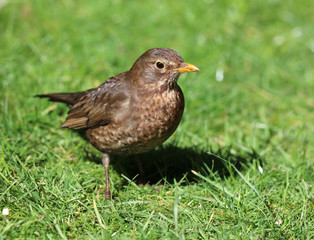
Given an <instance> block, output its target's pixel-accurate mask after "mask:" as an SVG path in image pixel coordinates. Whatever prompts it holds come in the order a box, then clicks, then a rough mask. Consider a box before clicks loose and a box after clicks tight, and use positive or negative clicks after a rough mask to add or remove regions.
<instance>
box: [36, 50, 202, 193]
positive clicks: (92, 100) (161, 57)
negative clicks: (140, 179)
mask: <svg viewBox="0 0 314 240" xmlns="http://www.w3.org/2000/svg"><path fill="white" fill-rule="evenodd" d="M194 71H199V69H198V68H197V67H196V66H194V65H192V64H189V63H185V62H184V61H183V59H182V57H181V56H180V55H179V54H178V53H177V52H175V51H173V50H171V49H167V48H153V49H150V50H148V51H147V52H145V53H144V54H143V55H142V56H140V57H139V58H138V59H137V60H136V61H135V63H134V64H133V66H132V68H131V69H130V70H129V71H127V72H124V73H120V74H118V75H116V76H114V77H111V78H109V79H108V80H107V81H105V82H104V83H102V84H101V85H100V86H99V87H97V88H93V89H89V90H86V91H83V92H78V93H51V94H42V95H37V97H41V98H49V100H50V101H54V102H62V103H65V104H67V105H68V106H69V108H70V110H69V112H68V116H67V118H66V120H65V122H64V123H63V124H62V125H61V128H72V129H85V130H86V136H87V139H88V140H89V141H90V142H91V144H92V145H93V146H94V147H95V148H97V149H98V150H99V151H101V152H102V153H103V157H102V163H103V165H104V167H105V172H106V175H105V176H106V193H105V195H106V197H107V198H109V199H110V198H111V194H110V190H109V172H108V170H109V162H110V158H109V155H112V154H117V155H131V154H139V153H143V152H146V151H149V150H151V149H153V148H154V147H156V146H158V145H160V144H162V143H163V142H164V141H165V140H166V139H168V138H169V137H170V136H171V134H172V133H173V132H174V131H175V130H176V128H177V126H178V124H179V122H180V120H181V117H182V114H183V110H184V97H183V93H182V91H181V89H180V87H179V86H178V84H177V80H178V77H179V75H180V73H183V72H194Z"/></svg>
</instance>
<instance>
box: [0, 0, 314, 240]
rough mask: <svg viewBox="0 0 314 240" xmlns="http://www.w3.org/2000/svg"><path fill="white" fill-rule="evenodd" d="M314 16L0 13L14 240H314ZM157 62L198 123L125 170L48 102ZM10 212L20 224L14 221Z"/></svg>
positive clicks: (174, 10) (0, 163)
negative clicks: (185, 70)
mask: <svg viewBox="0 0 314 240" xmlns="http://www.w3.org/2000/svg"><path fill="white" fill-rule="evenodd" d="M313 9H314V2H313V1H311V0H300V1H292V0H288V1H281V0H265V1H244V0H239V1H211V0H202V1H201V0H200V1H194V2H193V3H192V2H190V1H187V0H185V1H183V0H182V1H163V0H161V1H145V2H144V1H137V0H135V1H121V0H113V1H102V0H95V1H83V0H78V1H74V0H64V1H53V0H45V1H40V0H29V1H26V0H11V1H9V0H1V1H0V210H1V212H0V239H16V238H21V239H26V238H27V239H109V238H113V239H314V206H313V204H314V201H313V182H314V181H313V179H314V167H313V163H314V156H313V155H314V154H313V153H314V141H313V136H314V124H313V123H314V68H313V63H314V40H313V36H314V28H313V23H314V15H313ZM153 47H168V48H172V49H174V50H176V51H178V52H179V53H180V54H181V56H182V57H183V58H184V60H185V61H186V62H189V63H192V64H194V65H196V66H198V67H199V68H200V69H201V71H200V72H197V73H189V74H182V75H181V77H180V79H179V85H180V86H181V88H182V90H183V92H184V94H185V101H186V108H185V112H184V115H183V119H182V121H181V123H180V125H179V128H178V129H177V130H176V132H175V134H174V135H173V136H172V137H171V138H170V139H169V140H167V141H166V142H165V143H164V144H163V146H162V147H160V148H157V149H155V150H153V151H151V152H148V153H145V154H143V155H142V156H141V157H140V158H141V159H142V161H143V167H144V170H145V173H146V175H147V178H148V180H149V181H150V184H151V187H149V186H142V185H140V184H138V182H137V181H136V176H137V174H138V170H137V168H136V167H135V166H134V165H135V160H134V158H133V157H127V158H121V157H115V158H114V159H113V160H112V165H111V166H110V181H111V187H112V194H113V196H114V201H112V202H110V201H108V200H106V199H105V198H104V189H99V186H100V185H102V186H104V184H105V179H104V176H105V173H104V169H103V166H102V164H101V153H100V152H98V151H97V150H95V149H94V148H93V147H92V146H91V145H90V144H89V143H88V142H86V141H85V140H84V138H82V137H81V136H80V134H78V133H77V132H75V131H70V130H60V129H58V127H59V126H60V125H61V123H62V122H63V121H64V120H65V117H66V114H67V107H66V106H64V105H62V104H57V103H51V102H48V101H46V100H42V99H38V98H34V97H33V96H34V95H36V94H40V93H49V92H74V91H81V90H85V89H89V88H93V87H97V86H98V85H99V84H100V83H102V82H103V81H105V80H106V79H107V78H109V77H111V76H113V75H116V74H118V73H121V72H123V71H126V70H128V69H129V68H130V67H131V65H132V63H133V62H134V61H135V59H136V58H137V57H138V56H139V55H141V54H142V53H143V52H144V51H146V50H148V49H150V48H153ZM6 209H7V210H8V211H9V212H8V213H6Z"/></svg>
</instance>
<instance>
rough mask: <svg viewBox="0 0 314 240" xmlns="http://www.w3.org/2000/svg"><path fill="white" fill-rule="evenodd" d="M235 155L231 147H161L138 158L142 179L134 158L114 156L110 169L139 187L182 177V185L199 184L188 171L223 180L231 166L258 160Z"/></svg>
mask: <svg viewBox="0 0 314 240" xmlns="http://www.w3.org/2000/svg"><path fill="white" fill-rule="evenodd" d="M234 152H235V151H234V150H232V148H231V147H222V148H219V149H218V150H212V149H210V150H208V151H205V150H200V149H197V148H196V147H195V148H180V147H177V146H173V145H169V146H165V147H163V146H162V147H159V148H158V149H156V150H152V151H150V152H147V153H144V154H141V155H138V158H139V159H140V161H141V164H142V168H143V170H144V174H145V176H142V175H141V174H140V171H139V167H138V164H137V161H136V158H135V156H128V157H120V156H113V158H112V161H111V165H112V167H113V168H114V170H115V171H117V172H118V173H119V174H123V175H124V176H126V177H127V178H129V179H135V181H137V182H138V183H143V178H144V179H145V181H144V183H149V184H157V183H164V182H165V180H166V181H167V183H173V182H174V180H176V181H180V180H181V179H182V178H183V177H185V178H186V180H187V181H184V182H185V183H189V182H197V181H199V178H198V177H196V176H195V175H194V174H193V173H192V171H191V170H194V171H196V172H199V173H201V174H202V175H205V176H206V175H208V174H209V171H211V172H214V173H216V174H218V175H219V176H220V177H221V178H224V177H228V176H229V175H230V173H231V172H232V171H233V168H232V166H231V164H233V165H234V166H235V167H236V168H237V169H238V170H241V169H242V168H243V166H245V165H247V164H248V163H250V162H252V161H253V160H254V159H258V158H259V156H258V155H257V154H256V153H255V152H254V151H252V152H250V153H241V154H239V153H238V154H236V153H234ZM91 161H94V162H97V163H100V162H101V161H100V159H97V158H94V159H91ZM230 163H231V164H230ZM209 169H210V170H209ZM183 184H184V183H183Z"/></svg>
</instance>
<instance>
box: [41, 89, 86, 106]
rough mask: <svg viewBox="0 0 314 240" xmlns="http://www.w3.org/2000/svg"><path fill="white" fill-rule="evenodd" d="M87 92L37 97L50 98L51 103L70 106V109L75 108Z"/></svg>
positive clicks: (50, 94)
mask: <svg viewBox="0 0 314 240" xmlns="http://www.w3.org/2000/svg"><path fill="white" fill-rule="evenodd" d="M84 94H85V92H78V93H49V94H39V95H36V96H35V97H39V98H48V99H49V101H51V102H61V103H65V104H66V105H68V107H71V106H73V105H74V104H75V103H76V102H77V101H78V100H79V99H80V98H81V97H82V96H83V95H84Z"/></svg>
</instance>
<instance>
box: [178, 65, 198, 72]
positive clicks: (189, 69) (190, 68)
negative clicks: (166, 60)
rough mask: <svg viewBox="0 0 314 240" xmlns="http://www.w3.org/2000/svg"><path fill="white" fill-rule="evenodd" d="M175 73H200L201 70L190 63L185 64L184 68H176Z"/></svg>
mask: <svg viewBox="0 0 314 240" xmlns="http://www.w3.org/2000/svg"><path fill="white" fill-rule="evenodd" d="M173 71H178V72H180V73H183V72H198V71H199V68H198V67H196V66H194V65H193V64H190V63H183V67H182V68H176V69H174V70H173Z"/></svg>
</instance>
